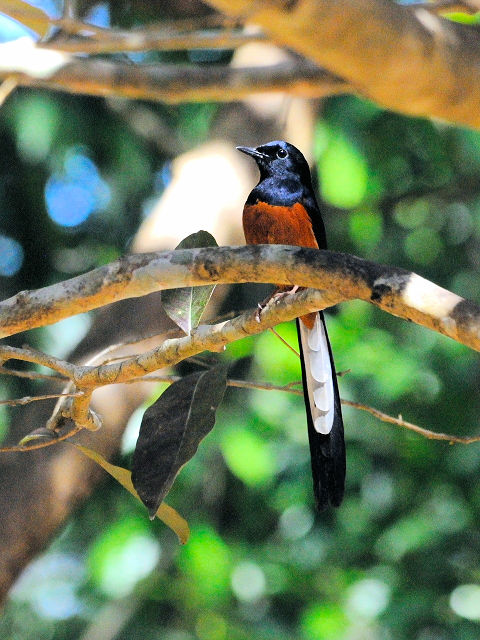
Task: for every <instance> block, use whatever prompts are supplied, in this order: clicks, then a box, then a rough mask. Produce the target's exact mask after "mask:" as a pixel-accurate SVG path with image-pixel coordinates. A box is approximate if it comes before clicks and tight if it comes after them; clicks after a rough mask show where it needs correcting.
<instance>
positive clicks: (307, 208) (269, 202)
mask: <svg viewBox="0 0 480 640" xmlns="http://www.w3.org/2000/svg"><path fill="white" fill-rule="evenodd" d="M237 149H238V150H239V151H242V152H243V153H246V154H247V155H249V156H251V157H252V158H253V159H254V160H255V162H256V163H257V166H258V168H259V170H260V181H259V183H258V184H257V186H256V187H255V188H254V189H253V191H252V192H251V193H250V195H249V196H248V198H247V201H246V203H245V207H244V209H243V230H244V232H245V239H246V241H247V244H287V245H296V246H302V247H313V248H316V249H326V248H327V241H326V236H325V227H324V225H323V220H322V216H321V214H320V210H319V208H318V204H317V201H316V199H315V195H314V192H313V187H312V179H311V175H310V169H309V167H308V163H307V161H306V160H305V158H304V157H303V155H302V154H301V153H300V151H299V150H298V149H297V148H296V147H294V146H293V145H291V144H289V143H288V142H284V141H279V140H276V141H273V142H268V143H267V144H263V145H261V146H259V147H255V148H250V147H237ZM280 290H282V291H284V290H285V287H282V288H281V289H280ZM297 331H298V342H299V346H300V361H301V365H302V380H303V391H304V397H305V408H306V412H307V424H308V439H309V443H310V456H311V462H312V476H313V491H314V494H315V502H316V506H317V509H318V510H319V511H323V510H324V509H325V508H326V507H328V505H332V506H334V507H338V506H339V505H340V503H341V502H342V499H343V493H344V486H345V468H346V465H345V443H344V439H343V420H342V410H341V406H340V396H339V393H338V386H337V377H336V373H335V365H334V362H333V357H332V350H331V348H330V342H329V339H328V334H327V329H326V326H325V319H324V317H323V313H322V312H321V311H319V312H316V313H309V314H308V315H305V316H302V317H301V318H299V319H297Z"/></svg>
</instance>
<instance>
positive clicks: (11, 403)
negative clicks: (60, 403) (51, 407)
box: [0, 391, 84, 407]
mask: <svg viewBox="0 0 480 640" xmlns="http://www.w3.org/2000/svg"><path fill="white" fill-rule="evenodd" d="M83 395H84V394H83V391H78V392H76V393H49V394H46V395H43V396H24V397H23V398H15V399H14V400H0V406H8V407H21V406H23V405H26V404H30V403H31V402H37V401H38V400H52V398H77V397H79V396H83Z"/></svg>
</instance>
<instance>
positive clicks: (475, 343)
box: [0, 245, 480, 377]
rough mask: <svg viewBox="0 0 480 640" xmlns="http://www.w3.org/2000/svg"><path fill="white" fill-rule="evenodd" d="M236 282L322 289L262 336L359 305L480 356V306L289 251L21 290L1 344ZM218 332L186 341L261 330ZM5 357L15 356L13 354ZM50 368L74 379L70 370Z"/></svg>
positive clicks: (183, 261)
mask: <svg viewBox="0 0 480 640" xmlns="http://www.w3.org/2000/svg"><path fill="white" fill-rule="evenodd" d="M235 282H269V283H274V284H288V285H292V286H293V285H295V284H296V285H299V286H301V287H313V288H315V289H321V290H323V292H322V294H321V295H320V296H319V294H318V292H317V293H314V292H307V293H305V292H300V293H298V294H295V295H294V296H289V297H288V298H287V301H286V302H285V303H284V304H281V303H282V301H281V300H280V301H279V303H278V304H277V305H276V306H275V313H274V314H273V315H269V314H270V311H269V309H267V310H266V312H265V313H264V314H262V318H263V322H262V330H263V329H266V328H269V327H270V326H274V324H276V323H278V322H282V321H284V320H287V319H291V318H293V317H296V316H295V314H297V315H301V314H302V313H306V312H308V311H313V310H315V309H318V308H321V307H322V305H323V306H331V305H334V304H337V303H339V302H342V301H345V300H352V299H355V298H357V299H360V300H365V301H366V302H370V303H372V304H375V305H376V306H378V307H380V308H381V309H383V310H384V311H387V312H388V313H391V314H393V315H396V316H398V317H401V318H404V319H406V320H412V321H413V322H416V323H417V324H421V325H423V326H425V327H428V328H429V329H433V330H434V331H438V332H439V333H443V334H444V335H447V336H449V337H451V338H453V339H454V340H457V341H458V342H461V343H463V344H465V345H467V346H469V347H471V348H472V349H475V350H477V351H479V350H480V307H478V306H477V305H475V304H473V303H471V302H469V301H466V300H464V299H463V298H461V297H460V296H457V295H455V294H454V293H451V292H449V291H447V290H445V289H442V288H441V287H439V286H437V285H435V284H434V283H432V282H429V281H428V280H425V279H424V278H422V277H420V276H418V275H416V274H415V273H412V272H409V271H405V270H403V269H399V268H397V267H390V266H386V265H379V264H376V263H374V262H370V261H368V260H363V259H361V258H357V257H356V256H352V255H348V254H342V253H334V252H331V251H318V250H316V249H305V248H303V247H287V246H283V245H257V246H248V247H214V248H206V249H182V250H177V251H166V252H157V253H146V254H135V255H129V256H125V257H123V258H120V259H118V260H116V261H115V262H112V263H111V264H109V265H106V266H103V267H99V268H98V269H94V270H93V271H90V272H88V273H86V274H83V275H81V276H77V277H76V278H72V279H70V280H66V281H64V282H60V283H58V284H56V285H52V286H49V287H44V288H42V289H37V290H35V291H30V292H29V291H23V292H21V293H19V294H17V295H16V296H14V297H13V298H10V299H8V300H5V301H3V302H1V303H0V337H6V336H9V335H12V334H15V333H19V332H20V331H25V330H27V329H32V328H35V327H39V326H44V325H47V324H52V323H54V322H57V321H59V320H62V319H64V318H67V317H69V316H71V315H75V314H77V313H82V312H85V311H90V310H92V309H96V308H98V307H101V306H104V305H106V304H109V303H111V302H116V301H118V300H124V299H126V298H133V297H139V296H143V295H147V294H149V293H152V292H154V291H159V290H162V289H171V288H175V287H185V286H199V285H205V284H208V283H216V284H231V283H235ZM316 305H317V306H316ZM216 327H217V328H216V329H213V331H214V333H215V336H216V337H215V341H216V342H215V344H214V343H213V342H209V340H207V339H206V336H204V335H203V333H202V332H203V329H202V328H199V329H198V330H197V331H196V332H195V333H194V334H193V335H192V336H191V338H188V339H189V340H191V341H196V342H198V343H199V346H201V345H200V342H202V341H203V348H210V347H209V346H207V343H208V344H210V346H215V345H216V347H217V348H218V346H219V345H220V344H222V340H224V341H225V342H226V341H229V340H230V339H237V338H236V337H234V335H236V336H238V337H241V335H242V333H243V334H244V333H245V331H246V330H248V331H252V332H254V329H255V325H253V324H252V323H251V322H250V321H249V320H248V319H246V318H245V316H240V320H239V318H236V319H234V320H232V321H231V322H229V323H228V322H227V323H221V324H219V325H216ZM226 327H231V328H232V327H235V329H234V330H232V332H230V333H228V340H226V333H227V329H226ZM222 332H224V333H222ZM182 340H184V341H185V340H186V338H181V339H180V341H182ZM171 342H173V341H166V344H168V343H171ZM183 344H185V343H183ZM4 349H5V348H4ZM9 349H13V348H12V347H9ZM187 351H188V349H186V352H187ZM30 353H31V352H30ZM188 355H192V354H188ZM1 357H3V356H1V355H0V358H1ZM7 357H15V355H12V356H9V355H8V353H7ZM27 357H28V354H26V356H25V359H27ZM167 362H168V363H169V362H170V357H169V358H168V359H167V361H166V363H167ZM66 364H67V365H68V363H66ZM46 366H50V365H49V364H47V365H46ZM62 366H65V363H62ZM112 366H114V365H112ZM52 368H53V369H55V370H57V371H58V372H59V373H62V374H64V375H67V376H69V377H71V371H70V372H68V371H60V370H59V369H58V368H56V367H55V366H52Z"/></svg>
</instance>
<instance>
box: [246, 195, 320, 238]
mask: <svg viewBox="0 0 480 640" xmlns="http://www.w3.org/2000/svg"><path fill="white" fill-rule="evenodd" d="M243 230H244V233H245V240H246V241H247V244H290V245H296V246H298V247H313V248H315V249H317V248H318V244H317V241H316V239H315V234H314V233H313V229H312V221H311V220H310V216H309V215H308V213H307V211H306V209H305V207H304V206H302V205H301V204H299V203H297V204H294V205H293V206H291V207H277V206H272V205H269V204H266V203H265V202H257V204H252V205H245V208H244V209H243Z"/></svg>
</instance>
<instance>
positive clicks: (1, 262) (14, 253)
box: [0, 234, 24, 278]
mask: <svg viewBox="0 0 480 640" xmlns="http://www.w3.org/2000/svg"><path fill="white" fill-rule="evenodd" d="M23 258H24V254H23V249H22V245H21V244H20V243H19V242H17V241H16V240H14V239H13V238H9V237H8V236H4V235H1V234H0V276H5V277H7V278H8V277H11V276H14V275H15V274H16V273H17V272H18V271H19V270H20V268H21V266H22V264H23Z"/></svg>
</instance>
